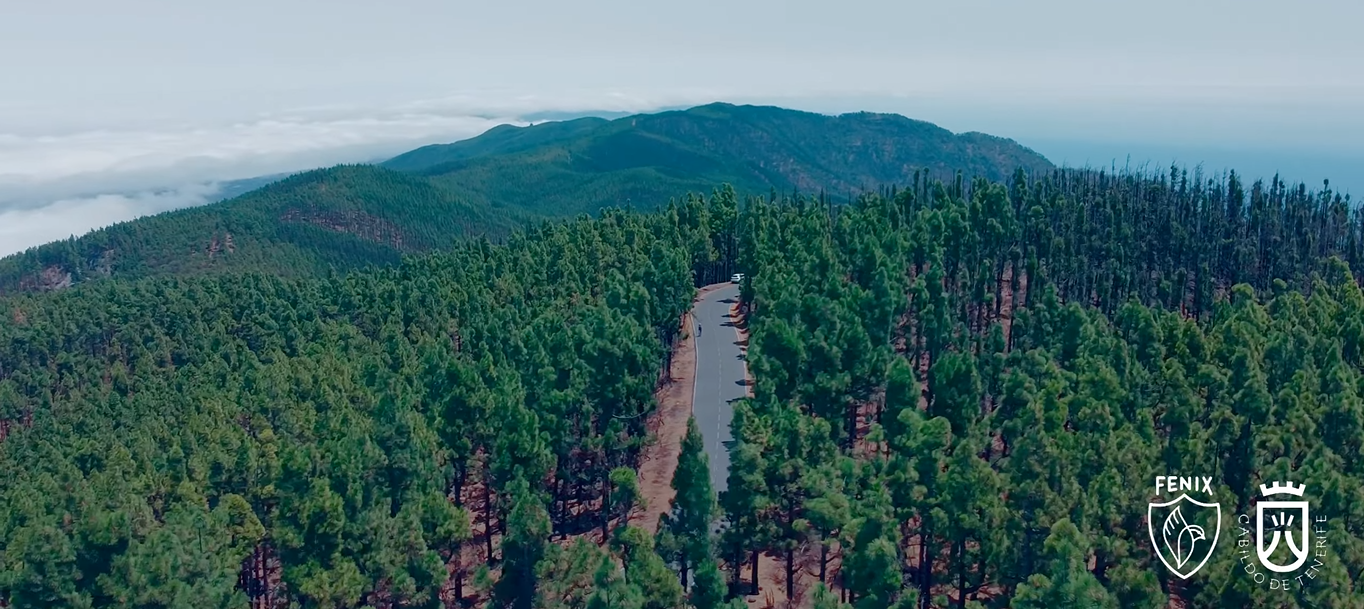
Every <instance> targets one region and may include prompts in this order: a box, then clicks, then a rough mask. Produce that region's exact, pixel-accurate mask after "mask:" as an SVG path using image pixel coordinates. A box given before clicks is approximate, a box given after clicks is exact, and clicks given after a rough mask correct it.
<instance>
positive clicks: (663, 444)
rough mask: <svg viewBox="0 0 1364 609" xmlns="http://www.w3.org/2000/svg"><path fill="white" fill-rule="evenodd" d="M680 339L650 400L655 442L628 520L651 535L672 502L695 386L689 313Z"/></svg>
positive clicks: (712, 288)
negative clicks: (638, 504)
mask: <svg viewBox="0 0 1364 609" xmlns="http://www.w3.org/2000/svg"><path fill="white" fill-rule="evenodd" d="M725 285H728V284H724V283H717V284H713V285H708V286H706V287H703V288H701V289H700V290H697V294H696V297H697V299H700V298H701V297H702V296H704V295H706V294H709V293H710V292H713V291H715V290H717V289H719V288H721V287H724V286H725ZM682 327H683V328H684V330H683V334H682V338H681V339H680V340H678V342H677V345H676V347H675V351H674V353H673V363H672V370H671V371H669V375H668V383H667V384H666V385H664V386H663V388H662V389H660V390H659V391H658V393H656V394H654V398H655V399H656V400H657V401H658V411H657V412H656V413H655V414H654V415H653V416H654V419H655V420H653V421H650V425H649V427H650V429H655V430H657V431H656V435H655V440H654V442H652V443H651V444H650V445H649V446H648V447H646V448H645V449H644V454H643V455H642V456H641V459H640V466H639V483H640V491H641V492H642V493H643V494H644V500H645V502H646V503H647V506H646V508H645V509H644V510H643V511H642V512H640V513H637V514H636V515H635V516H634V517H633V518H632V519H631V520H632V521H633V522H635V524H637V525H639V526H640V527H642V528H644V529H645V530H647V531H649V532H650V533H654V532H656V531H657V530H658V521H659V518H660V517H662V516H663V514H664V513H665V512H667V511H668V504H669V502H671V501H672V499H673V488H672V481H673V472H674V471H676V470H677V459H678V457H679V456H680V454H681V452H682V437H683V436H685V435H686V434H687V419H689V418H691V412H692V403H691V400H692V388H693V386H694V385H695V384H696V344H695V343H694V342H693V341H692V335H691V332H690V330H689V329H690V328H691V327H692V325H691V313H688V314H687V315H685V316H683V318H682Z"/></svg>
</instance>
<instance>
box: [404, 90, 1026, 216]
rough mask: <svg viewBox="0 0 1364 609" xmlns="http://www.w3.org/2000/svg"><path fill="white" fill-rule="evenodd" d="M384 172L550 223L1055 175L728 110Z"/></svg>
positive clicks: (902, 121)
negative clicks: (1021, 172)
mask: <svg viewBox="0 0 1364 609" xmlns="http://www.w3.org/2000/svg"><path fill="white" fill-rule="evenodd" d="M384 165H385V166H386V167H389V168H392V169H399V170H403V171H410V172H414V173H418V174H421V175H424V176H427V177H429V178H431V179H432V181H433V182H435V183H437V184H440V185H443V186H445V187H447V188H450V189H453V190H456V191H458V192H461V193H464V194H466V195H467V196H468V197H469V198H470V200H476V201H482V202H486V203H489V204H502V205H514V206H517V207H522V208H525V209H529V210H533V211H536V212H540V213H544V214H547V215H566V214H574V213H581V212H588V213H591V212H595V211H596V210H597V209H599V208H601V207H604V206H625V205H641V204H647V205H653V204H656V202H657V201H663V200H667V199H668V198H669V197H673V196H676V195H677V194H678V193H681V192H687V191H705V190H707V189H709V188H711V187H712V186H713V185H714V184H717V183H730V184H733V185H734V186H735V187H736V188H737V189H738V190H739V191H740V192H750V193H752V192H760V193H767V192H768V191H770V190H772V189H776V190H778V191H782V192H789V191H792V190H799V191H802V192H812V193H813V192H819V191H827V192H829V193H830V194H833V195H848V194H852V193H856V192H861V191H864V190H867V189H872V188H875V187H877V186H882V185H889V184H901V185H903V184H906V183H907V182H908V181H909V180H910V179H911V176H912V175H913V174H914V172H915V171H916V170H927V171H929V172H930V173H933V174H939V175H949V174H951V173H952V172H955V171H958V170H960V171H963V172H965V173H966V174H967V175H972V176H980V177H985V178H989V179H1003V178H1004V177H1006V176H1008V175H1009V174H1010V173H1011V172H1012V171H1013V170H1014V169H1017V168H1019V167H1022V168H1024V169H1026V170H1028V171H1030V172H1045V171H1049V170H1051V169H1053V166H1052V164H1051V163H1050V162H1049V161H1047V159H1046V158H1044V157H1042V156H1041V155H1040V154H1037V153H1036V152H1033V151H1032V150H1029V149H1027V148H1025V147H1023V146H1020V145H1019V144H1017V143H1016V142H1013V141H1012V140H1007V139H1003V138H997V137H993V136H989V135H985V134H980V133H966V134H961V135H956V134H953V133H952V132H950V131H948V130H946V129H943V128H941V127H938V126H936V125H933V124H931V123H926V122H922V121H915V120H911V119H908V118H905V117H903V116H900V115H896V114H875V113H869V112H860V113H854V114H844V115H841V116H827V115H822V114H814V113H810V112H799V111H795V110H786V109H782V108H774V107H765V106H735V105H731V104H711V105H707V106H699V107H696V108H692V109H690V110H682V111H672V112H662V113H658V114H641V115H636V116H629V117H625V118H620V119H616V120H613V121H609V122H608V121H605V120H602V119H591V118H584V119H577V120H574V121H568V122H563V123H545V124H541V125H535V126H531V127H515V126H510V125H505V126H502V127H498V128H496V129H493V130H491V131H489V132H488V133H486V134H484V135H482V136H480V137H477V138H473V139H471V140H466V141H463V142H456V143H454V144H447V145H437V146H427V147H424V148H419V149H417V150H414V151H412V152H409V153H407V154H404V155H401V156H399V157H396V158H394V159H392V160H390V161H388V162H386V163H385V164H384ZM644 202H648V203H644Z"/></svg>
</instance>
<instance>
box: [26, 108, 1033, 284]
mask: <svg viewBox="0 0 1364 609" xmlns="http://www.w3.org/2000/svg"><path fill="white" fill-rule="evenodd" d="M385 166H386V167H387V168H381V167H374V166H341V167H333V168H330V169H322V170H317V171H312V172H307V173H304V174H300V175H297V176H293V177H290V178H288V179H285V180H281V181H278V182H275V183H272V184H269V185H268V186H265V187H264V188H261V189H259V190H256V191H253V192H250V193H247V194H244V195H242V196H239V197H236V198H234V199H231V200H229V201H225V202H222V203H217V204H213V205H208V206H204V207H201V208H195V209H188V210H180V211H174V212H168V213H165V214H161V215H158V216H154V217H148V218H142V219H138V220H133V221H131V222H126V223H123V224H120V225H117V226H113V227H110V228H106V229H103V230H99V231H95V232H94V233H91V234H89V235H86V236H84V237H80V238H78V239H74V240H68V241H64V242H59V243H54V244H50V245H47V246H43V247H39V248H35V249H33V250H30V251H28V252H25V253H23V254H19V255H16V256H11V257H8V258H5V259H3V260H0V295H3V294H6V293H14V292H18V291H25V290H28V291H32V290H38V291H41V290H51V289H59V288H64V287H67V286H69V285H73V284H76V283H80V282H82V281H87V280H90V279H95V278H100V277H107V276H117V277H123V278H137V277H144V276H151V275H175V276H188V275H198V274H205V273H219V272H234V271H242V270H253V271H261V272H267V273H271V274H277V275H285V276H303V275H311V274H316V273H318V272H322V271H325V270H327V269H337V270H347V269H353V268H357V267H361V266H366V265H372V264H377V265H392V264H395V263H396V262H397V260H398V258H399V256H400V255H401V254H404V253H413V252H420V251H425V250H429V249H433V248H443V247H448V246H450V245H451V244H452V243H454V242H455V241H456V240H458V239H460V238H463V237H467V236H469V235H489V236H491V237H494V238H497V237H499V236H501V235H505V234H506V232H507V231H508V229H509V228H510V227H512V226H515V225H517V224H520V223H522V222H524V221H525V220H527V219H530V218H539V219H562V218H565V217H571V216H573V215H576V214H579V213H597V212H598V211H599V210H600V209H601V208H603V207H612V206H622V207H626V206H634V207H639V208H655V207H657V206H659V205H662V204H664V203H666V202H667V201H668V200H669V199H673V198H680V197H682V196H683V195H685V194H687V193H689V192H698V193H708V192H710V191H711V190H712V189H713V188H715V187H716V186H717V185H719V184H724V183H729V184H733V185H735V187H736V188H738V189H739V191H740V193H747V194H768V193H769V192H770V191H772V190H773V189H776V190H777V191H780V192H790V191H791V190H793V189H798V190H800V191H803V192H819V191H821V190H828V191H830V192H833V193H836V194H837V195H839V196H843V197H845V198H846V196H847V195H848V194H851V193H853V192H856V191H861V190H863V189H869V188H875V187H877V186H879V185H884V184H892V183H904V182H905V181H907V180H908V179H909V176H910V175H911V174H912V173H913V172H914V170H916V169H930V170H932V171H934V172H936V173H939V174H944V175H946V174H948V172H950V171H952V170H955V169H963V170H965V171H967V173H968V174H970V175H982V176H987V177H995V178H998V177H1003V176H1005V175H1008V174H1009V173H1010V172H1012V171H1013V170H1014V169H1017V168H1019V167H1022V168H1025V169H1027V170H1029V171H1033V172H1040V171H1047V170H1050V169H1051V165H1050V163H1048V162H1047V161H1046V159H1044V158H1042V157H1041V156H1039V155H1037V154H1036V153H1033V152H1032V151H1030V150H1027V149H1026V148H1023V147H1021V146H1018V145H1017V144H1014V143H1013V142H1011V141H1008V140H1003V139H999V138H993V137H991V136H986V135H982V134H964V135H953V134H952V133H950V132H948V131H947V130H944V129H941V128H938V127H935V126H933V125H930V124H928V123H923V122H919V121H912V120H910V119H907V118H904V117H901V116H897V115H883V114H865V113H864V114H851V115H844V116H839V117H832V116H824V115H818V114H811V113H806V112H796V111H792V110H783V109H780V108H769V107H753V106H732V105H727V104H714V105H710V106H702V107H699V108H693V109H691V110H687V111H676V112H665V113H661V114H641V115H636V116H631V117H627V118H622V119H618V120H615V121H606V120H604V119H599V118H580V119H574V120H568V121H562V122H549V123H542V124H539V125H535V126H533V127H527V128H520V127H514V126H510V125H504V126H501V127H497V128H494V129H492V130H490V131H488V132H487V133H485V134H483V135H481V136H479V137H476V138H472V139H469V140H465V141H462V142H457V143H454V144H449V145H444V146H430V147H425V148H421V149H418V150H414V151H412V152H410V153H407V154H404V155H402V156H399V157H397V158H395V159H393V160H391V161H389V162H387V163H386V164H385ZM394 170H402V172H401V173H400V172H398V171H394ZM247 183H250V181H242V182H241V184H247Z"/></svg>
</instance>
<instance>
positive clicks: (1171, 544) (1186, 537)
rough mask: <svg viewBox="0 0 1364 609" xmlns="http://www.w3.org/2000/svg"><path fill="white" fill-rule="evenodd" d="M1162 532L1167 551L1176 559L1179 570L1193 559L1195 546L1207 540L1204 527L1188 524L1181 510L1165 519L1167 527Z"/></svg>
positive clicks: (1177, 509)
mask: <svg viewBox="0 0 1364 609" xmlns="http://www.w3.org/2000/svg"><path fill="white" fill-rule="evenodd" d="M1160 532H1161V538H1162V539H1163V540H1164V541H1165V549H1167V550H1169V551H1170V553H1171V554H1173V555H1174V557H1175V568H1177V569H1182V568H1184V563H1186V562H1189V559H1190V558H1192V557H1193V551H1194V544H1196V543H1198V542H1199V541H1202V540H1205V539H1207V536H1206V535H1204V533H1203V527H1200V526H1198V525H1196V524H1189V523H1188V522H1186V521H1185V520H1184V514H1182V513H1180V511H1179V508H1175V509H1174V511H1173V512H1170V515H1169V516H1167V517H1166V518H1165V525H1164V526H1162V527H1161V528H1160Z"/></svg>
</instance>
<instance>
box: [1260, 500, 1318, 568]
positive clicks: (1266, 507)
mask: <svg viewBox="0 0 1364 609" xmlns="http://www.w3.org/2000/svg"><path fill="white" fill-rule="evenodd" d="M1305 490H1307V485H1306V484H1303V485H1294V484H1293V483H1292V482H1289V483H1288V484H1279V483H1278V482H1275V483H1274V484H1273V485H1271V486H1265V485H1263V484H1261V485H1260V495H1261V496H1263V497H1269V496H1271V495H1292V496H1294V497H1302V493H1303V491H1305ZM1308 509H1309V508H1308V505H1307V502H1306V501H1266V500H1260V501H1258V502H1256V503H1255V553H1256V554H1258V555H1259V556H1260V563H1261V564H1263V565H1264V566H1265V568H1266V569H1269V570H1270V571H1273V572H1275V573H1289V572H1292V571H1296V570H1297V569H1298V568H1299V567H1301V566H1302V565H1303V563H1305V562H1307V554H1308V551H1309V550H1310V549H1311V548H1310V545H1309V542H1308V537H1307V535H1308V524H1307V523H1308V521H1309V519H1310V515H1309V513H1308ZM1266 521H1268V524H1269V526H1268V527H1266V526H1265V524H1266ZM1295 525H1296V526H1295ZM1280 542H1283V544H1284V545H1285V546H1287V548H1288V551H1289V552H1290V553H1291V554H1292V555H1293V558H1294V559H1295V560H1294V561H1293V563H1292V564H1287V565H1284V564H1280V563H1277V562H1274V560H1273V559H1274V553H1275V551H1276V550H1278V549H1279V544H1280Z"/></svg>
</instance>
